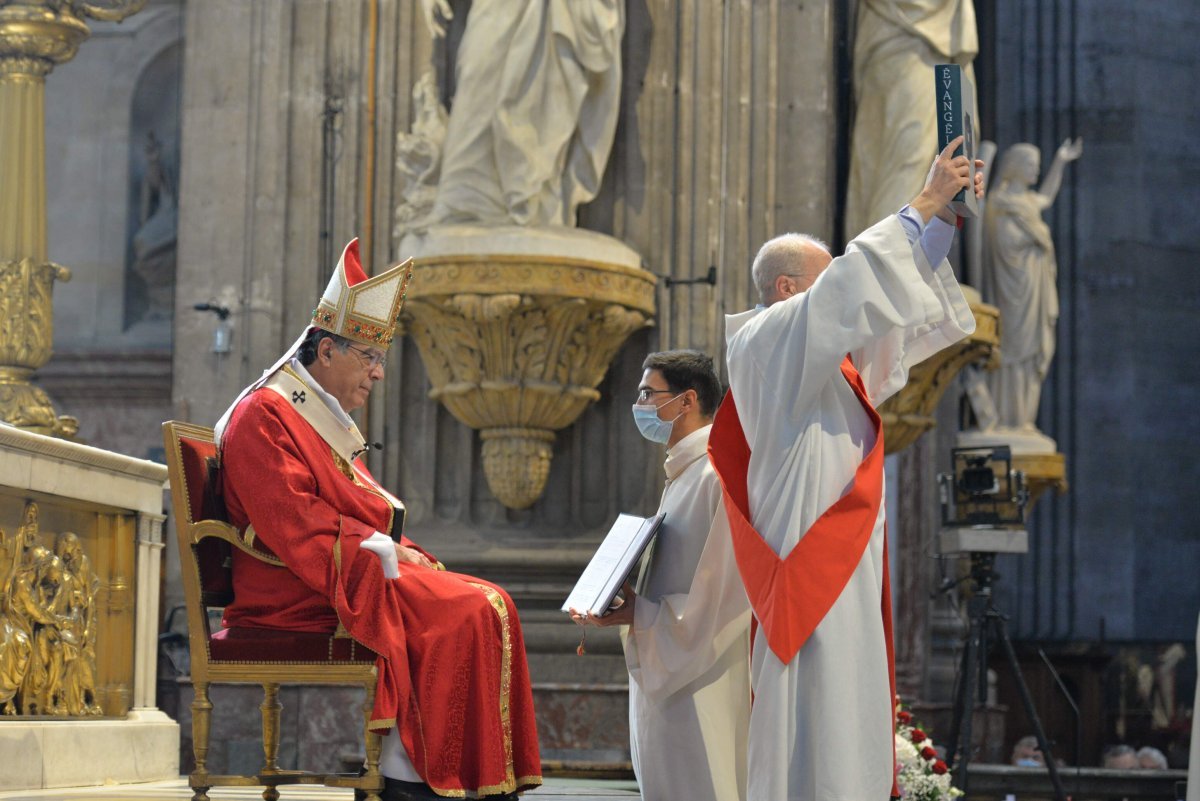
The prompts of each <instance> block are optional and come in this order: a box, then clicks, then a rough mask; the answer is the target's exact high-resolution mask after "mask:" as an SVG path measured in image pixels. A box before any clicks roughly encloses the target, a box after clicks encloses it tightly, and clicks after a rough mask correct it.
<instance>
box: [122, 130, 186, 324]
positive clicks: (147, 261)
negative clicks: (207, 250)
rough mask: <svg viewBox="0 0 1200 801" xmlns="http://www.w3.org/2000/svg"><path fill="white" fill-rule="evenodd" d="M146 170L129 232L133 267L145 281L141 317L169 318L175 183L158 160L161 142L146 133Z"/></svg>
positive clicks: (176, 224)
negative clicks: (135, 227)
mask: <svg viewBox="0 0 1200 801" xmlns="http://www.w3.org/2000/svg"><path fill="white" fill-rule="evenodd" d="M144 152H145V154H146V173H145V175H144V176H143V178H142V187H141V203H140V214H139V216H138V221H139V222H140V226H139V227H138V230H137V232H136V233H135V234H134V235H133V270H134V272H136V273H137V274H138V275H140V276H141V277H142V279H143V280H144V281H145V282H146V292H147V295H148V298H149V308H148V309H147V311H146V314H145V315H144V316H145V317H147V318H149V319H169V318H170V317H171V315H172V313H173V311H174V309H175V242H176V234H177V231H178V228H179V220H178V217H179V212H178V209H177V207H176V196H175V185H174V181H172V180H171V174H170V172H169V171H168V169H167V166H166V165H165V164H163V160H162V143H160V142H159V141H158V138H157V137H156V136H155V135H154V132H153V131H151V132H150V133H149V134H148V135H147V137H146V146H145V149H144Z"/></svg>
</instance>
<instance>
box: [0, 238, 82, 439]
mask: <svg viewBox="0 0 1200 801" xmlns="http://www.w3.org/2000/svg"><path fill="white" fill-rule="evenodd" d="M70 278H71V271H70V270H68V269H67V268H66V267H62V266H60V265H58V264H53V263H50V262H43V263H37V262H34V260H33V259H28V258H26V259H21V260H20V261H6V262H0V419H3V420H4V421H5V422H8V423H11V424H12V425H15V426H19V427H21V428H25V429H28V430H31V431H34V432H36V433H39V434H46V435H49V436H61V437H66V438H70V437H73V436H74V435H75V433H76V432H77V431H78V430H79V421H77V420H76V419H75V418H73V417H65V416H64V417H58V416H57V415H55V413H54V406H53V405H52V404H51V402H50V398H49V397H47V395H46V393H45V392H44V391H42V390H41V389H40V388H39V387H36V386H34V385H33V384H31V383H30V378H31V377H32V376H33V373H34V371H35V370H37V369H38V368H39V367H41V366H42V365H44V364H45V363H46V362H47V361H49V359H50V354H51V345H52V343H53V340H54V322H53V298H52V293H53V290H54V282H55V281H56V280H57V281H69V280H70Z"/></svg>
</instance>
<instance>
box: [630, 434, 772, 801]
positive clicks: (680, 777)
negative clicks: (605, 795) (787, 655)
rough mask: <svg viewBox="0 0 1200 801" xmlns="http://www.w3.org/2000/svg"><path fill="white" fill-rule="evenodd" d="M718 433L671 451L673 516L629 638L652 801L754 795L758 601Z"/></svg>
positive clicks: (635, 736) (636, 727) (637, 745)
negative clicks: (726, 484)
mask: <svg viewBox="0 0 1200 801" xmlns="http://www.w3.org/2000/svg"><path fill="white" fill-rule="evenodd" d="M711 428H712V426H705V427H703V428H701V429H699V430H697V431H693V432H692V433H691V434H689V435H687V436H686V437H684V438H683V439H681V440H680V441H679V442H677V443H676V444H675V446H674V447H673V448H671V449H670V450H669V451H668V452H667V460H666V463H665V465H664V468H665V469H666V472H667V486H666V489H665V490H664V491H663V496H662V501H661V503H660V504H659V508H658V510H659V511H660V512H664V513H666V517H665V518H664V520H663V524H662V526H661V527H660V528H659V531H658V534H657V536H656V541H655V543H654V546H653V548H654V550H653V552H652V553H651V556H650V560H649V563H648V564H647V568H646V570H647V572H646V575H645V577H644V583H643V587H642V592H643V594H642V595H639V596H638V599H637V602H636V604H635V606H634V622H633V625H632V626H629V627H628V628H627V629H626V630H624V631H623V632H622V633H623V635H624V636H623V638H622V639H623V641H624V644H625V662H626V665H627V666H628V668H629V677H630V682H629V745H630V751H631V752H632V754H633V769H634V772H635V773H636V774H637V778H638V784H639V786H640V787H641V791H642V798H643V799H644V801H678V800H679V799H685V798H686V799H688V801H740V800H744V799H745V798H746V789H745V788H746V734H747V729H748V727H749V722H750V638H749V633H750V604H749V601H748V600H747V599H746V591H745V589H744V588H743V587H742V583H741V578H740V577H739V576H738V572H737V566H736V564H735V562H734V557H733V543H732V540H731V538H730V534H729V521H728V519H727V518H726V516H725V508H724V505H723V504H722V502H721V485H720V483H719V482H718V480H717V475H716V473H715V472H713V468H712V465H711V463H710V462H709V461H708V453H707V449H708V433H709V430H710V429H711Z"/></svg>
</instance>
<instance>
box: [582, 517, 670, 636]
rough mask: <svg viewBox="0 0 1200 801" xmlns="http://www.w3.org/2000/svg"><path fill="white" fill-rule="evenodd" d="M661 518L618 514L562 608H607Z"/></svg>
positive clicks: (593, 610)
mask: <svg viewBox="0 0 1200 801" xmlns="http://www.w3.org/2000/svg"><path fill="white" fill-rule="evenodd" d="M664 517H665V515H663V514H661V513H660V514H656V515H655V516H654V517H637V516H636V515H625V514H623V515H618V516H617V522H615V523H613V525H612V528H611V529H609V530H608V534H606V535H605V536H604V540H603V541H602V542H601V543H600V547H599V548H597V549H596V553H595V555H594V556H592V561H590V562H588V565H587V567H585V568H584V569H583V573H582V575H580V576H579V581H577V582H576V583H575V588H574V589H573V590H571V594H570V595H568V596H567V600H566V601H564V602H563V605H562V611H564V612H569V611H570V610H572V609H575V610H578V611H580V612H589V613H591V614H593V615H603V614H604V613H605V612H606V611H608V608H609V607H610V606H612V602H613V599H614V598H616V597H617V593H618V592H619V591H620V589H621V585H622V584H624V583H625V580H626V579H627V578H629V574H630V573H631V572H632V571H633V567H634V565H636V564H637V562H638V560H639V559H641V558H642V553H643V552H644V551H645V550H646V546H647V545H649V544H650V540H652V539H653V538H654V535H655V534H656V533H658V527H659V525H660V524H661V523H662V521H663V518H664Z"/></svg>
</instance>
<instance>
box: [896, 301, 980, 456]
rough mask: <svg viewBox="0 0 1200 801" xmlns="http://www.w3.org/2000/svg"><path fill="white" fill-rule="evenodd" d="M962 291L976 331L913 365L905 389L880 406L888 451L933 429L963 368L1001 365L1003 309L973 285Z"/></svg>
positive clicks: (905, 446) (906, 445)
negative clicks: (942, 402)
mask: <svg viewBox="0 0 1200 801" xmlns="http://www.w3.org/2000/svg"><path fill="white" fill-rule="evenodd" d="M963 294H964V295H966V297H967V302H968V304H969V305H970V307H971V313H972V314H974V315H975V332H974V333H972V334H971V335H970V336H969V337H967V338H966V339H964V340H962V341H961V342H958V343H956V344H954V345H952V346H951V347H949V348H946V349H944V350H941V351H939V352H937V353H935V354H934V355H933V356H931V357H929V358H928V359H926V360H925V361H923V362H921V363H920V364H918V365H916V366H915V367H913V368H912V370H911V371H909V374H908V383H907V384H905V385H904V389H902V390H900V391H899V392H897V393H896V394H895V395H893V396H892V397H890V398H888V399H887V400H886V401H885V402H884V403H883V404H882V405H880V407H879V415H880V417H882V418H883V427H884V437H883V448H884V452H885V453H897V452H899V451H902V450H904V449H905V448H907V447H908V446H909V445H911V444H913V443H914V442H916V441H917V437H919V436H921V435H922V434H924V433H925V432H926V431H928V430H929V429H931V428H933V426H934V422H935V421H934V418H933V413H934V410H935V409H937V405H938V401H940V400H941V399H942V395H943V394H945V392H946V389H947V388H948V387H949V386H950V383H951V382H952V381H953V380H954V377H955V376H956V375H958V373H959V371H961V370H962V369H963V368H964V367H966V366H967V365H971V364H977V365H979V366H981V367H983V368H984V369H988V370H990V369H994V368H995V367H996V365H998V364H999V359H1000V310H999V309H997V308H996V307H995V306H992V305H989V304H987V303H984V302H983V301H982V300H980V299H979V293H978V292H976V291H975V290H974V289H972V288H971V287H967V286H964V287H963Z"/></svg>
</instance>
